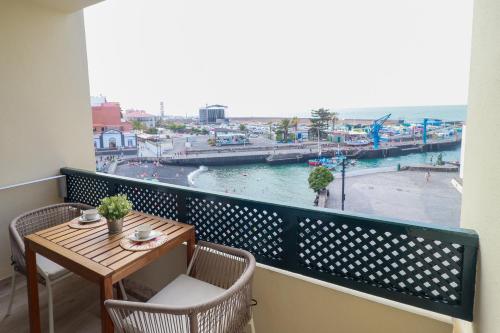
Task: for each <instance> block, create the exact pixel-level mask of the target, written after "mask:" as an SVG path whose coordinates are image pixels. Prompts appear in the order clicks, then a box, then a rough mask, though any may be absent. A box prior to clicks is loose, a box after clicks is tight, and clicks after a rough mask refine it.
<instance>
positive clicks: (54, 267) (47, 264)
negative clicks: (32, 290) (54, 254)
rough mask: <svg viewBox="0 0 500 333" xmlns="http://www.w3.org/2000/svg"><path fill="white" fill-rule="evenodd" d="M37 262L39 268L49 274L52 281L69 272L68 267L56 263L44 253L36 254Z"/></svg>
mask: <svg viewBox="0 0 500 333" xmlns="http://www.w3.org/2000/svg"><path fill="white" fill-rule="evenodd" d="M36 264H37V266H38V268H40V269H41V270H42V271H43V272H44V273H45V274H47V276H48V277H49V280H51V281H52V280H55V279H57V278H60V277H61V276H63V275H66V274H68V273H69V271H68V270H67V269H66V268H64V267H62V266H60V265H58V264H56V263H55V262H53V261H52V260H49V259H47V258H45V257H44V256H42V255H39V254H38V253H37V255H36Z"/></svg>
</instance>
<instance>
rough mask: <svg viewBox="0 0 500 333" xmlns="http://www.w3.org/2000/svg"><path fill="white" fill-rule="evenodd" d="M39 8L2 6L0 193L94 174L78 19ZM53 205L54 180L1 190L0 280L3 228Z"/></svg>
mask: <svg viewBox="0 0 500 333" xmlns="http://www.w3.org/2000/svg"><path fill="white" fill-rule="evenodd" d="M44 2H45V3H46V4H45V5H40V4H37V3H33V2H30V1H24V0H2V1H0V156H1V158H0V187H2V186H4V185H8V184H16V183H18V182H23V181H28V180H34V179H38V178H42V177H47V176H52V175H55V174H58V173H59V169H60V168H61V167H64V166H74V167H78V168H83V169H88V170H92V169H94V168H95V164H94V163H95V162H94V157H93V151H94V149H93V145H92V119H91V116H92V115H91V112H90V97H89V86H88V69H87V60H86V49H85V31H84V25H83V15H82V12H81V11H79V12H76V13H72V14H71V13H70V14H68V13H64V12H62V11H61V10H60V9H51V8H50V7H47V6H46V5H47V4H48V3H49V2H50V1H48V0H44ZM56 2H61V1H56ZM59 200H60V198H59V197H58V194H57V186H56V185H54V182H51V183H46V184H39V185H35V186H28V187H20V188H18V189H13V190H0V278H3V277H5V276H7V275H8V274H9V272H10V266H9V264H10V260H9V257H10V249H9V241H8V236H7V235H8V233H7V226H8V224H9V222H10V221H11V220H12V219H13V218H14V217H15V216H17V215H18V214H20V213H21V212H24V211H27V210H30V209H33V208H35V207H39V206H41V205H46V204H49V203H54V202H58V201H59Z"/></svg>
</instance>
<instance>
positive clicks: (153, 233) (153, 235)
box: [127, 230, 162, 242]
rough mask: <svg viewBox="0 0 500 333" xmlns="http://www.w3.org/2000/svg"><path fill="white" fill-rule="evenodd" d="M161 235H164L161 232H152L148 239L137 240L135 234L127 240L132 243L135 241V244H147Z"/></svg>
mask: <svg viewBox="0 0 500 333" xmlns="http://www.w3.org/2000/svg"><path fill="white" fill-rule="evenodd" d="M161 235H162V233H161V232H160V231H157V230H151V233H150V234H149V236H148V237H146V238H137V237H136V236H135V233H132V234H130V235H128V236H127V238H128V239H130V240H131V241H134V242H147V241H150V240H152V239H155V238H156V237H158V236H161Z"/></svg>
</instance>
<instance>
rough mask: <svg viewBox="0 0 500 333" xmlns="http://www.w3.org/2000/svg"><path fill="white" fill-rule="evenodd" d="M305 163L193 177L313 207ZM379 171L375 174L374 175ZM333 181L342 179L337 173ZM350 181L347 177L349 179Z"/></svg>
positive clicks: (454, 154)
mask: <svg viewBox="0 0 500 333" xmlns="http://www.w3.org/2000/svg"><path fill="white" fill-rule="evenodd" d="M441 153H442V154H443V160H445V161H458V160H460V147H457V148H456V149H453V150H449V151H443V152H441ZM438 155H439V153H437V152H430V153H418V154H410V155H406V156H399V157H390V158H377V159H365V160H359V161H357V164H356V165H354V166H350V167H348V168H347V173H349V172H353V171H355V173H356V174H360V173H363V171H365V172H372V171H374V170H373V169H377V168H380V170H387V168H388V167H394V169H395V168H396V166H397V165H398V164H401V165H415V164H424V163H430V162H431V158H432V161H433V162H435V161H436V159H437V156H438ZM311 168H312V167H310V166H308V165H307V164H306V163H297V164H285V165H268V164H264V163H261V164H250V165H239V166H223V167H209V168H207V169H205V170H204V171H203V172H198V173H197V174H195V175H194V176H193V177H192V183H191V185H192V186H194V187H197V188H201V189H206V190H212V191H217V192H222V193H233V194H238V195H243V196H247V197H250V198H254V199H258V200H263V201H274V202H280V203H286V204H295V205H304V206H311V205H312V203H313V201H314V198H315V193H314V192H313V191H312V190H311V189H310V188H309V185H308V182H307V178H308V176H309V173H310V171H311ZM375 175H376V174H374V176H375ZM336 178H337V179H335V180H334V181H335V182H337V181H340V177H339V176H337V177H336ZM347 181H348V180H347Z"/></svg>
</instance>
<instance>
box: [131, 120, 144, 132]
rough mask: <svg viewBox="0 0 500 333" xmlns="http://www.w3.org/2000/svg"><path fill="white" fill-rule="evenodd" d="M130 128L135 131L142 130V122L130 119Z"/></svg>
mask: <svg viewBox="0 0 500 333" xmlns="http://www.w3.org/2000/svg"><path fill="white" fill-rule="evenodd" d="M132 128H133V129H135V130H137V131H142V130H143V129H144V124H143V123H141V122H140V121H139V120H132Z"/></svg>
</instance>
